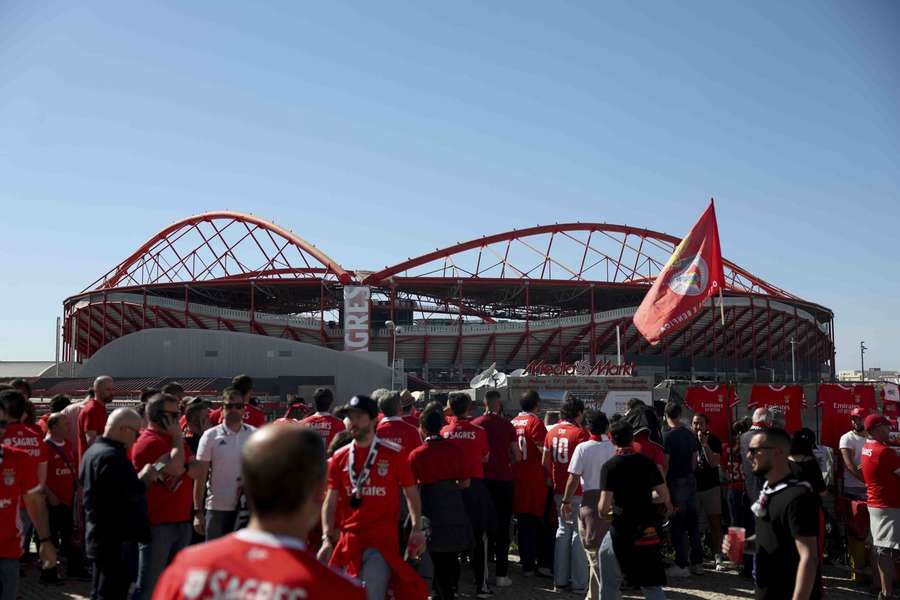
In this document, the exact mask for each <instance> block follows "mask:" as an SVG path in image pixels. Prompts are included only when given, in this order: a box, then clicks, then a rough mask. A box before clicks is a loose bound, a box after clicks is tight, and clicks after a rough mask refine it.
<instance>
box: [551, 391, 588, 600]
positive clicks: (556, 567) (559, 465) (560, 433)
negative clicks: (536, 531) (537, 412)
mask: <svg viewBox="0 0 900 600" xmlns="http://www.w3.org/2000/svg"><path fill="white" fill-rule="evenodd" d="M559 415H560V418H561V421H560V422H559V423H557V424H556V425H553V426H552V427H551V428H550V429H549V430H547V437H546V438H545V441H544V459H543V460H544V466H545V467H547V468H549V469H551V472H552V474H553V495H554V499H555V500H556V514H557V515H558V520H559V524H558V526H557V529H556V550H555V553H554V560H553V577H554V589H555V590H557V591H562V590H565V589H570V590H571V591H573V592H578V593H581V592H584V591H586V590H587V586H588V576H589V571H588V561H587V555H586V554H585V553H584V550H583V549H582V547H581V538H580V537H579V535H578V527H577V526H576V524H575V519H574V518H566V517H564V516H563V513H562V502H563V495H564V494H565V493H566V482H567V481H568V480H569V460H570V459H571V458H572V455H573V454H574V453H575V448H577V447H578V445H579V444H581V443H582V442H586V441H587V440H589V439H591V436H590V434H589V433H588V432H587V431H585V429H584V428H583V427H582V426H581V422H582V420H583V419H584V402H582V401H581V400H580V399H578V398H572V397H569V398H566V400H565V402H563V405H562V407H560V410H559ZM567 502H568V503H569V505H570V506H571V508H572V512H573V513H574V514H576V515H577V514H579V511H580V510H581V485H578V487H576V489H575V493H574V495H573V496H571V497H570V498H569V499H568V500H567Z"/></svg>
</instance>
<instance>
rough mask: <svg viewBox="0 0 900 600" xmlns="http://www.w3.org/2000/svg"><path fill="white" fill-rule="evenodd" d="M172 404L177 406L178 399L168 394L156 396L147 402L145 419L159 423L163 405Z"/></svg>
mask: <svg viewBox="0 0 900 600" xmlns="http://www.w3.org/2000/svg"><path fill="white" fill-rule="evenodd" d="M169 403H172V404H174V405H175V406H178V398H176V397H175V396H171V395H169V394H156V395H155V396H153V397H152V398H150V399H149V400H147V419H149V420H150V421H151V422H153V423H159V422H160V417H162V413H163V405H164V404H169Z"/></svg>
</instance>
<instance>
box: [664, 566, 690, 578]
mask: <svg viewBox="0 0 900 600" xmlns="http://www.w3.org/2000/svg"><path fill="white" fill-rule="evenodd" d="M690 576H691V571H690V570H689V569H688V568H687V567H679V566H678V565H672V566H671V567H669V568H668V569H666V577H690Z"/></svg>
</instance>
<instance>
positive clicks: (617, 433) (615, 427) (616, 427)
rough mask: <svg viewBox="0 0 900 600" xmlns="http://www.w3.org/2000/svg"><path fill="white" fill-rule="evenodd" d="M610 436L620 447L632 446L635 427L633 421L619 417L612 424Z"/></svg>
mask: <svg viewBox="0 0 900 600" xmlns="http://www.w3.org/2000/svg"><path fill="white" fill-rule="evenodd" d="M609 437H611V438H612V441H613V444H615V445H616V446H617V447H618V448H625V447H627V446H630V445H631V442H632V440H634V429H632V427H631V423H629V422H628V421H626V420H625V419H619V420H618V421H616V422H615V423H613V424H612V425H611V426H610V428H609Z"/></svg>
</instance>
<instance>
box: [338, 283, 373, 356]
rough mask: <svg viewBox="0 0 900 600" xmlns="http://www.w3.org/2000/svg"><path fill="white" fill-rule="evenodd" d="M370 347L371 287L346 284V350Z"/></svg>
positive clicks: (359, 349)
mask: <svg viewBox="0 0 900 600" xmlns="http://www.w3.org/2000/svg"><path fill="white" fill-rule="evenodd" d="M368 349H369V288H368V287H367V286H364V285H345V286H344V351H361V350H368Z"/></svg>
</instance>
